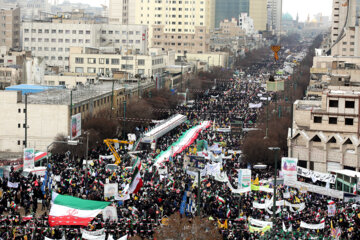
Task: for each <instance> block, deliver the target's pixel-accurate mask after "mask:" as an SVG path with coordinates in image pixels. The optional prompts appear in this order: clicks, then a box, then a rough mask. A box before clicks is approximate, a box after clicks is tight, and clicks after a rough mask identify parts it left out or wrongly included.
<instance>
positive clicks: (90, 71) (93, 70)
mask: <svg viewBox="0 0 360 240" xmlns="http://www.w3.org/2000/svg"><path fill="white" fill-rule="evenodd" d="M87 72H88V73H95V72H96V68H88V69H87Z"/></svg>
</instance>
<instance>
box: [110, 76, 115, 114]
mask: <svg viewBox="0 0 360 240" xmlns="http://www.w3.org/2000/svg"><path fill="white" fill-rule="evenodd" d="M114 85H115V81H114V79H113V81H112V89H111V109H110V114H111V117H112V114H113V109H114Z"/></svg>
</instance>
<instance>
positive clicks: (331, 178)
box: [297, 167, 336, 184]
mask: <svg viewBox="0 0 360 240" xmlns="http://www.w3.org/2000/svg"><path fill="white" fill-rule="evenodd" d="M297 174H298V175H300V176H302V177H306V178H311V179H312V180H313V182H316V181H320V182H329V183H332V184H335V181H336V175H333V174H329V173H321V172H315V171H313V170H310V169H306V168H302V167H297Z"/></svg>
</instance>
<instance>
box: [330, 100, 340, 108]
mask: <svg viewBox="0 0 360 240" xmlns="http://www.w3.org/2000/svg"><path fill="white" fill-rule="evenodd" d="M338 105H339V101H338V100H329V106H330V107H338Z"/></svg>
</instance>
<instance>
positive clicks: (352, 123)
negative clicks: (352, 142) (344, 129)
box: [345, 118, 354, 126]
mask: <svg viewBox="0 0 360 240" xmlns="http://www.w3.org/2000/svg"><path fill="white" fill-rule="evenodd" d="M345 125H351V126H352V125H354V119H352V118H345Z"/></svg>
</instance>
